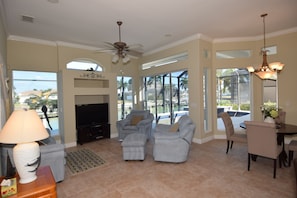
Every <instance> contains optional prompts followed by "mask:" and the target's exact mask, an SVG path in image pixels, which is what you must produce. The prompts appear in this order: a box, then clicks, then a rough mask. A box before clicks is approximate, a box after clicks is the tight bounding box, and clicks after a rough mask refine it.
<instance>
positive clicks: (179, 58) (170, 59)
mask: <svg viewBox="0 0 297 198" xmlns="http://www.w3.org/2000/svg"><path fill="white" fill-rule="evenodd" d="M187 58H188V54H187V53H181V54H177V55H174V56H169V57H167V58H163V59H160V60H156V61H152V62H149V63H144V64H143V65H142V69H143V70H145V69H149V68H151V67H160V66H163V65H168V64H171V63H176V62H178V61H182V60H186V59H187Z"/></svg>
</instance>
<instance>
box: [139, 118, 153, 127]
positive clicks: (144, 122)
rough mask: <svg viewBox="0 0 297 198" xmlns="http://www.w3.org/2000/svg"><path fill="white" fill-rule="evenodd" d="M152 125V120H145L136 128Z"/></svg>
mask: <svg viewBox="0 0 297 198" xmlns="http://www.w3.org/2000/svg"><path fill="white" fill-rule="evenodd" d="M151 123H152V120H151V119H145V120H141V121H139V122H138V123H137V124H136V126H137V127H139V126H144V125H147V124H151Z"/></svg>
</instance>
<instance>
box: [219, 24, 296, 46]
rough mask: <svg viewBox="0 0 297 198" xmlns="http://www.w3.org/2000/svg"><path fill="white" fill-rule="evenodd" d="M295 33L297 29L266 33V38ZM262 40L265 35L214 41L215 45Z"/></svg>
mask: <svg viewBox="0 0 297 198" xmlns="http://www.w3.org/2000/svg"><path fill="white" fill-rule="evenodd" d="M294 32H297V27H294V28H290V29H286V30H280V31H277V32H272V33H266V35H265V36H266V38H273V37H276V36H281V35H285V34H290V33H294ZM262 39H263V35H258V36H251V37H234V38H218V39H213V43H227V42H244V41H258V40H262Z"/></svg>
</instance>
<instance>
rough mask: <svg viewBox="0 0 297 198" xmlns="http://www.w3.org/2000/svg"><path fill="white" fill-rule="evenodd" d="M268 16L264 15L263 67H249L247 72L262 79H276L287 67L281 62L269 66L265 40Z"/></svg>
mask: <svg viewBox="0 0 297 198" xmlns="http://www.w3.org/2000/svg"><path fill="white" fill-rule="evenodd" d="M267 15H268V14H262V15H261V17H262V18H263V27H264V47H263V50H262V55H263V62H262V65H261V66H260V67H259V68H258V69H254V67H253V66H248V67H247V70H248V71H249V72H250V73H255V74H256V75H257V76H258V77H259V78H260V79H263V80H264V79H276V73H279V72H280V71H281V70H282V69H283V67H284V66H285V65H284V64H282V63H281V62H274V63H270V64H268V61H267V50H266V39H265V17H266V16H267Z"/></svg>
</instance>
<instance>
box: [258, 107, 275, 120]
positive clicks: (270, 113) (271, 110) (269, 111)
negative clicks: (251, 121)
mask: <svg viewBox="0 0 297 198" xmlns="http://www.w3.org/2000/svg"><path fill="white" fill-rule="evenodd" d="M261 110H262V113H263V115H264V118H266V117H272V118H277V117H278V109H277V108H276V106H275V105H263V106H261Z"/></svg>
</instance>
